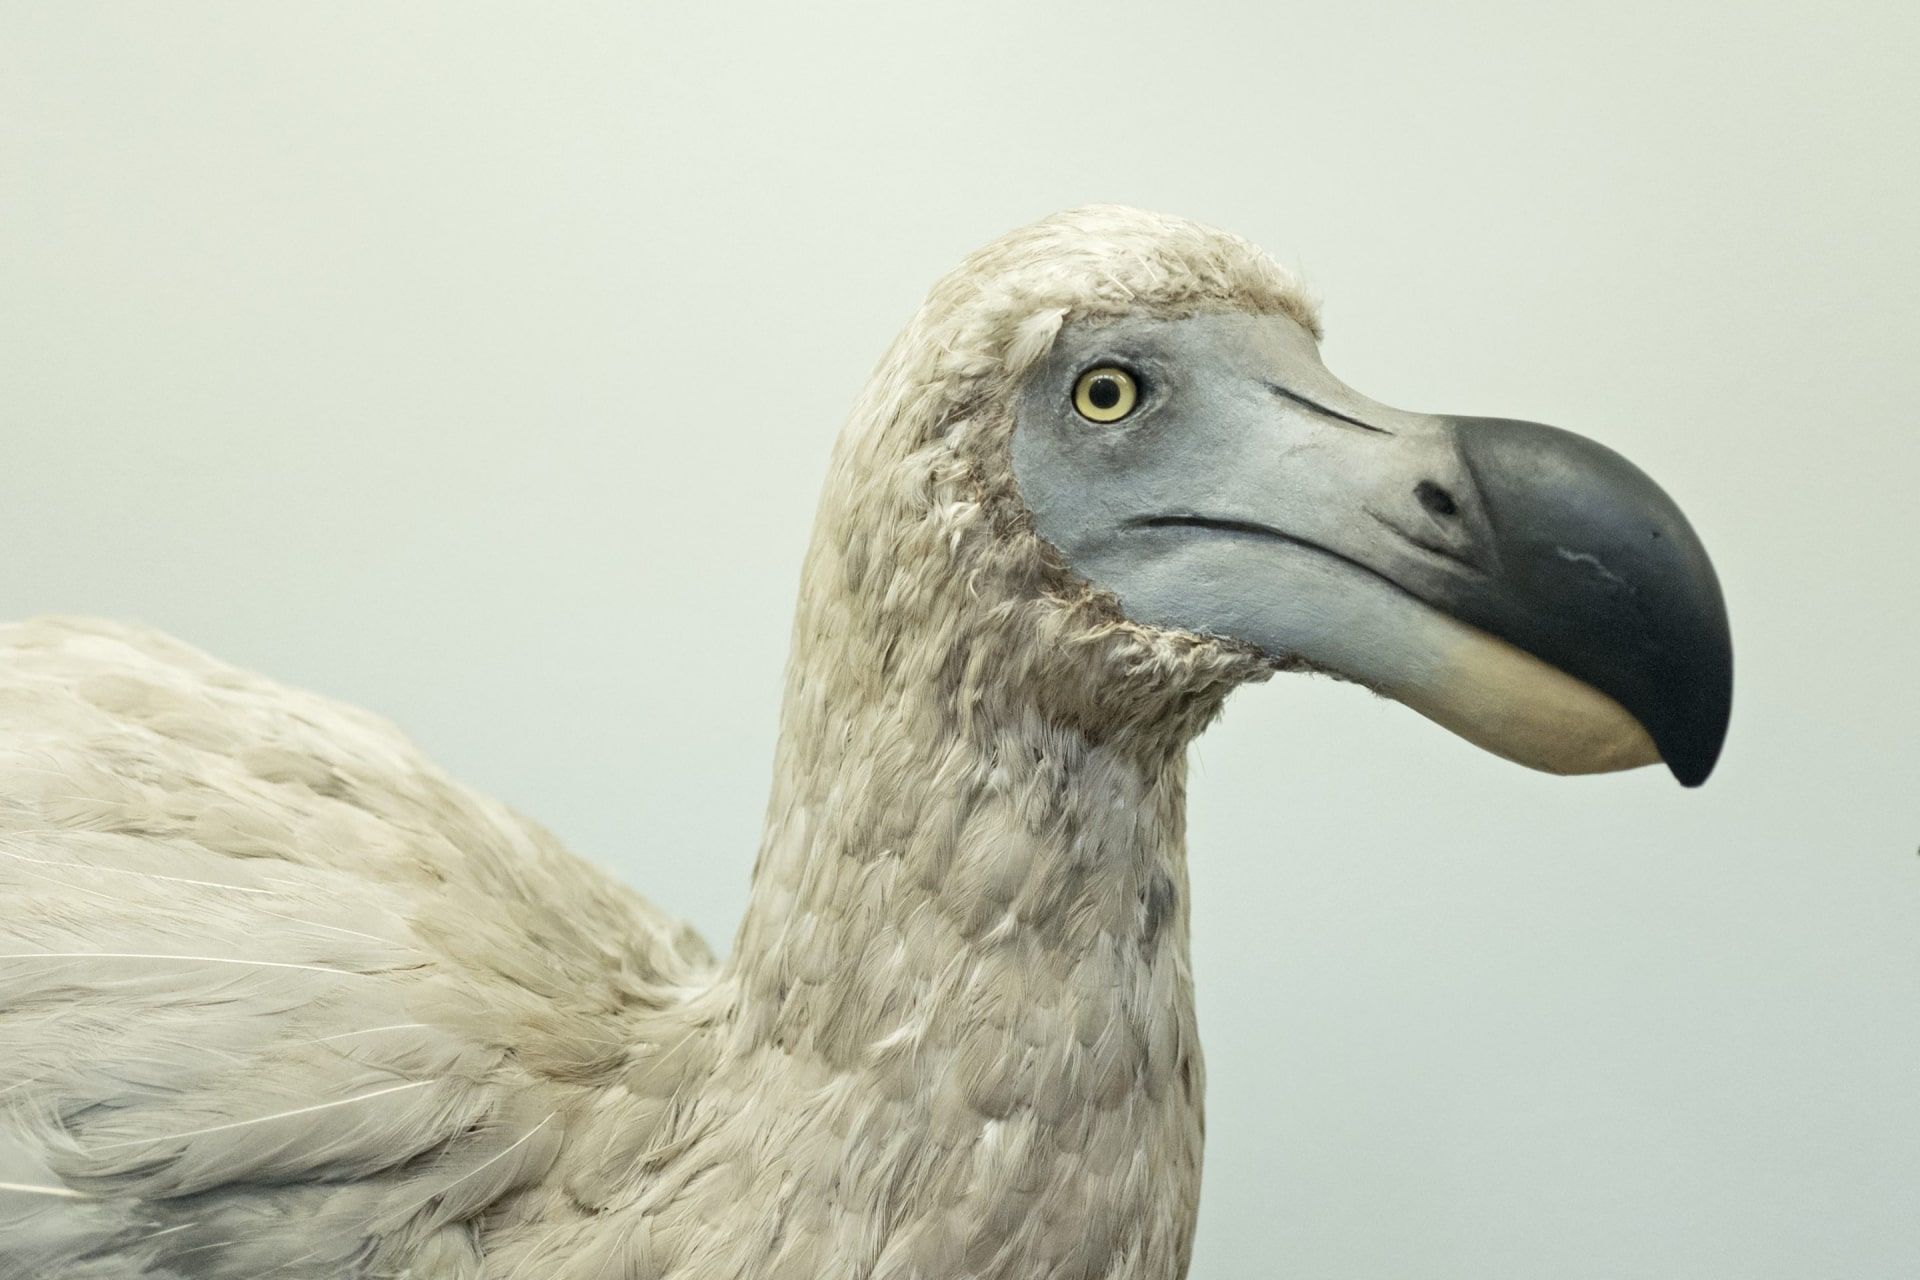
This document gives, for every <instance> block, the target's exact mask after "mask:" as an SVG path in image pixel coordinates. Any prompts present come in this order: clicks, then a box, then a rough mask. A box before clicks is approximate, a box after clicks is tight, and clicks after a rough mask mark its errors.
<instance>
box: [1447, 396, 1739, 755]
mask: <svg viewBox="0 0 1920 1280" xmlns="http://www.w3.org/2000/svg"><path fill="white" fill-rule="evenodd" d="M1447 425H1448V427H1449V428H1450V429H1451V434H1452V435H1453V438H1454V442H1455V446H1456V448H1457V449H1458V451H1459V456H1460V459H1461V463H1462V471H1463V472H1464V479H1465V481H1466V492H1465V493H1464V494H1454V493H1451V492H1449V491H1446V490H1444V489H1440V490H1438V491H1437V492H1436V490H1434V489H1424V490H1419V492H1418V493H1417V494H1416V498H1417V500H1422V501H1423V505H1427V506H1429V507H1430V508H1431V507H1440V508H1442V509H1443V510H1444V508H1446V507H1449V506H1450V507H1452V508H1453V515H1452V517H1451V518H1452V519H1456V520H1459V521H1461V522H1462V523H1464V524H1465V525H1467V532H1466V536H1465V537H1464V538H1462V539H1461V540H1460V542H1461V544H1462V549H1463V556H1462V571H1461V572H1457V573H1452V574H1443V575H1422V576H1423V577H1424V579H1425V580H1424V582H1423V590H1422V591H1421V592H1419V594H1421V595H1422V598H1423V599H1425V600H1426V602H1427V603H1429V604H1431V605H1433V606H1434V607H1435V608H1437V609H1440V610H1442V611H1443V612H1445V613H1447V614H1449V615H1450V616H1452V617H1453V618H1456V619H1458V620H1459V621H1460V622H1462V623H1465V624H1466V625H1468V626H1470V627H1473V628H1475V629H1477V630H1479V631H1482V632H1485V633H1486V634H1487V635H1489V636H1492V637H1495V638H1496V639H1498V640H1500V641H1504V642H1505V643H1507V644H1510V645H1512V646H1513V647H1515V648H1516V649H1518V650H1520V651H1521V652H1522V653H1525V654H1528V655H1531V656H1532V657H1534V658H1537V659H1539V660H1540V661H1541V662H1542V663H1544V664H1546V665H1547V666H1548V667H1549V668H1551V669H1552V670H1553V671H1556V672H1559V673H1561V674H1563V675H1564V676H1567V677H1570V678H1571V679H1572V680H1574V681H1577V682H1578V683H1580V684H1582V685H1585V686H1587V687H1588V688H1590V689H1592V690H1594V691H1596V692H1598V693H1600V694H1603V695H1605V696H1606V697H1607V698H1609V699H1611V700H1612V701H1613V702H1615V703H1617V704H1618V705H1619V707H1620V708H1621V709H1622V710H1623V711H1625V712H1626V714H1627V715H1628V716H1630V717H1632V719H1633V720H1634V721H1635V722H1637V724H1638V725H1639V726H1640V727H1641V728H1642V729H1644V731H1645V733H1646V735H1647V737H1648V738H1649V739H1650V740H1651V743H1652V746H1653V748H1654V749H1655V750H1656V751H1657V752H1658V753H1659V758H1660V759H1662V760H1664V761H1665V762H1666V764H1667V767H1668V768H1669V769H1670V770H1672V772H1673V776H1674V777H1675V778H1677V779H1678V780H1679V781H1680V782H1681V783H1682V784H1683V785H1685V786H1689V787H1691V786H1698V785H1699V784H1700V783H1702V782H1704V781H1705V780H1706V778H1707V775H1708V774H1709V773H1711V772H1712V771H1713V766H1714V762H1715V761H1716V760H1717V759H1718V758H1719V755H1720V747H1721V743H1722V742H1723V741H1724V739H1725V737H1726V730H1727V721H1728V717H1729V714H1730V711H1731V707H1732V700H1733V639H1732V635H1731V632H1730V630H1729V628H1728V625H1727V611H1726V604H1725V602H1724V600H1723V599H1722V596H1721V592H1720V583H1719V580H1718V578H1717V577H1716V576H1715V574H1714V571H1713V565H1712V563H1711V562H1710V561H1709V560H1708V559H1707V553H1706V549H1705V548H1704V547H1703V546H1702V545H1701V543H1700V539H1699V537H1698V536H1697V535H1696V534H1695V533H1694V531H1693V528H1692V526H1691V525H1689V524H1688V523H1687V518H1686V517H1685V516H1684V515H1682V514H1681V512H1680V509H1679V507H1677V506H1676V505H1674V502H1673V500H1672V499H1671V498H1669V497H1668V496H1667V495H1666V493H1665V492H1663V491H1662V490H1661V488H1660V487H1659V486H1658V485H1656V484H1655V483H1654V482H1653V481H1652V480H1651V479H1649V478H1648V477H1647V475H1646V473H1645V472H1643V471H1641V470H1640V469H1639V468H1638V467H1635V466H1634V465H1633V464H1632V463H1630V462H1628V461H1627V460H1626V459H1625V458H1623V457H1621V456H1620V455H1619V454H1617V453H1615V452H1613V451H1612V450H1611V449H1607V448H1605V447H1604V446H1602V445H1599V444H1596V443H1594V442H1593V441H1591V440H1588V439H1585V438H1584V437H1582V436H1578V435H1575V434H1573V433H1572V432H1569V431H1562V430H1559V429H1558V428H1555V427H1547V426H1541V425H1539V424H1537V423H1531V422H1517V421H1513V420H1510V419H1503V418H1455V419H1451V420H1449V421H1448V424H1447ZM1416 489H1418V486H1416ZM1436 514H1439V518H1440V519H1443V520H1444V519H1447V518H1449V517H1448V516H1446V515H1444V514H1440V513H1436ZM1412 696H1413V697H1414V698H1421V694H1420V692H1419V691H1412ZM1422 700H1424V699H1422ZM1451 702H1457V699H1451V700H1448V699H1441V700H1437V701H1436V703H1435V706H1434V708H1433V710H1434V711H1436V712H1438V713H1439V715H1438V717H1437V718H1443V722H1445V719H1448V718H1454V717H1450V716H1447V714H1446V713H1447V711H1448V710H1449V709H1452V708H1450V707H1449V705H1448V704H1449V703H1451ZM1421 709H1426V708H1421ZM1455 714H1456V716H1457V714H1458V710H1457V709H1455ZM1490 745H1494V746H1495V749H1496V750H1497V749H1498V744H1497V742H1496V743H1494V744H1490ZM1572 763H1576V764H1577V762H1572ZM1595 763H1600V762H1599V761H1596V762H1595ZM1623 763H1624V762H1623ZM1569 771H1585V770H1583V769H1579V768H1575V769H1571V770H1569Z"/></svg>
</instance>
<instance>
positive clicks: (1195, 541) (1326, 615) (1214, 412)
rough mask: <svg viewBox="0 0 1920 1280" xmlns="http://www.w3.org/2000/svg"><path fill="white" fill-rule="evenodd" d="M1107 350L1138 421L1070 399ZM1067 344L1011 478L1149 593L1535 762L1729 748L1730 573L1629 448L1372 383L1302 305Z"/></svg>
mask: <svg viewBox="0 0 1920 1280" xmlns="http://www.w3.org/2000/svg"><path fill="white" fill-rule="evenodd" d="M1081 348H1084V349H1081ZM1100 360H1113V361H1116V362H1121V363H1124V362H1127V361H1131V362H1132V364H1133V365H1135V366H1137V367H1138V368H1139V369H1140V370H1141V377H1142V380H1143V382H1145V383H1146V384H1147V386H1148V388H1149V389H1148V392H1147V393H1146V394H1145V395H1144V396H1143V400H1142V407H1141V409H1140V410H1139V412H1138V413H1136V414H1135V415H1132V416H1131V417H1130V418H1129V420H1128V421H1127V422H1126V423H1125V424H1122V425H1121V427H1120V428H1118V429H1114V428H1109V429H1105V430H1097V429H1090V426H1089V424H1088V423H1086V422H1084V421H1074V420H1072V419H1071V417H1070V415H1067V414H1064V413H1062V412H1060V411H1059V410H1058V409H1057V408H1056V407H1055V406H1056V404H1057V402H1058V391H1059V389H1058V387H1057V386H1055V385H1053V384H1054V383H1056V382H1059V383H1062V385H1064V383H1065V382H1066V381H1070V380H1071V378H1072V376H1073V372H1074V370H1075V369H1076V368H1083V367H1085V366H1086V365H1087V364H1089V363H1097V362H1098V361H1100ZM1054 363H1055V365H1056V366H1057V368H1055V369H1054V370H1052V371H1050V372H1044V373H1043V374H1042V375H1041V376H1040V377H1039V378H1037V379H1036V380H1035V382H1034V383H1033V384H1031V385H1030V386H1029V387H1028V389H1027V393H1026V395H1027V398H1026V400H1025V402H1024V403H1023V405H1022V410H1021V419H1020V422H1019V425H1018V428H1017V431H1016V435H1015V440H1014V464H1015V474H1016V478H1017V480H1018V482H1019V484H1020V487H1021V491H1022V494H1023V496H1024V497H1025V499H1026V501H1027V504H1028V506H1029V508H1030V509H1031V510H1032V512H1033V514H1034V518H1035V523H1036V527H1037V528H1038V529H1039V531H1040V533H1041V535H1042V536H1043V537H1045V538H1046V539H1047V540H1048V541H1049V542H1051V543H1053V545H1054V546H1055V547H1057V548H1058V549H1059V550H1060V552H1061V553H1062V555H1063V556H1064V557H1065V558H1066V560H1067V562H1068V564H1069V565H1071V566H1072V567H1073V568H1074V569H1075V571H1076V572H1078V573H1080V574H1081V575H1082V576H1084V577H1085V578H1087V579H1088V580H1089V581H1090V582H1092V583H1093V584H1094V585H1096V586H1099V587H1102V588H1105V589H1107V590H1109V591H1111V592H1113V593H1114V594H1115V595H1116V596H1118V597H1119V599H1120V602H1121V606H1122V608H1123V609H1124V611H1125V612H1126V613H1127V615H1128V616H1129V617H1130V618H1133V619H1134V620H1135V621H1138V622H1142V623H1146V624H1148V625H1156V626H1171V627H1178V628H1182V629H1185V630H1190V631H1197V632H1202V633H1208V634H1213V635H1218V636H1222V637H1227V638H1231V639H1236V640H1240V641H1243V642H1246V643H1250V644H1253V645H1255V646H1257V647H1259V648H1260V649H1261V650H1262V651H1263V652H1265V653H1267V654H1269V655H1270V656H1272V657H1273V658H1275V659H1276V661H1293V662H1304V663H1305V664H1307V665H1310V666H1317V667H1320V668H1323V669H1327V670H1331V671H1333V672H1335V673H1337V674H1340V675H1344V676H1346V677H1348V678H1350V679H1353V680H1356V681H1358V682H1360V683H1362V684H1365V685H1367V686H1369V687H1371V688H1373V689H1375V690H1377V691H1379V692H1381V693H1383V694H1386V695H1387V696H1389V697H1392V698H1395V699H1397V700H1399V701H1401V702H1404V703H1406V704H1407V705H1408V706H1410V707H1412V708H1413V709H1415V710H1417V711H1419V712H1421V713H1422V714H1424V715H1426V716H1428V717H1429V718H1431V719H1433V720H1435V721H1437V722H1439V723H1440V724H1442V725H1444V726H1446V727H1447V728H1449V729H1452V730H1453V731H1454V732H1456V733H1458V734H1460V735H1461V736H1462V737H1465V738H1467V739H1468V740H1469V741H1472V742H1474V743H1476V744H1478V745H1480V746H1482V747H1484V748H1486V749H1488V750H1490V751H1493V752H1495V753H1496V754H1499V755H1502V756H1505V757H1507V758H1508V759H1512V760H1515V761H1518V762H1520V763H1522V764H1526V765H1529V766H1531V767H1534V768H1538V769H1544V770H1547V771H1550V772H1554V773H1596V772H1606V771H1611V770H1616V769H1627V768H1634V767H1637V766H1640V765H1645V764H1651V763H1653V762H1655V761H1656V760H1663V761H1665V762H1666V764H1667V766H1668V768H1669V769H1671V770H1672V772H1673V775H1674V777H1676V778H1677V779H1679V781H1680V782H1681V783H1683V784H1685V785H1687V786H1697V785H1698V784H1699V783H1701V782H1702V781H1704V780H1705V779H1706V777H1707V775H1708V774H1709V773H1710V772H1711V771H1712V769H1713V766H1714V762H1715V760H1716V759H1717V758H1718V756H1719V753H1720V747H1721V743H1722V741H1723V740H1724V738H1725V735H1726V728H1727V721H1728V715H1729V711H1730V707H1731V702H1732V682H1733V656H1732V640H1731V635H1730V632H1729V629H1728V625H1727V614H1726V606H1725V603H1724V601H1723V600H1722V597H1721V593H1720V586H1719V582H1718V580H1717V578H1716V577H1715V575H1714V571H1713V566H1712V564H1711V562H1710V561H1709V560H1708V559H1707V554H1706V551H1705V549H1704V548H1703V547H1702V546H1701V543H1700V540H1699V538H1698V537H1697V536H1696V535H1695V533H1694V531H1693V529H1692V527H1691V526H1690V525H1689V524H1688V523H1687V520H1686V517H1685V516H1684V515H1682V514H1681V512H1680V510H1679V508H1678V507H1677V506H1675V505H1674V503H1673V501H1672V499H1670V498H1669V497H1668V496H1667V495H1666V494H1665V493H1664V492H1663V491H1662V490H1661V489H1660V487H1659V486H1658V485H1656V484H1654V482H1653V481H1652V480H1650V479H1649V478H1648V477H1647V476H1646V475H1645V474H1644V473H1643V472H1641V471H1640V470H1639V469H1638V468H1636V467H1635V466H1634V465H1633V464H1632V463H1630V462H1628V461H1627V460H1626V459H1624V458H1622V457H1620V456H1619V455H1618V454H1616V453H1614V452H1613V451H1612V450H1609V449H1606V448H1604V447H1602V446H1601V445H1598V444H1595V443H1594V442H1592V441H1590V440H1587V439H1584V438H1582V437H1580V436H1577V435H1574V434H1572V433H1570V432H1566V431H1561V430H1558V429H1556V428H1553V427H1546V426H1540V425H1537V424H1534V423H1528V422H1517V421H1510V420H1505V419H1494V418H1457V417H1443V416H1436V415H1428V414H1416V413H1407V412H1404V411H1401V410H1396V409H1391V408H1389V407H1387V406H1385V405H1381V404H1378V403H1376V402H1374V401H1371V400H1368V399H1366V398H1365V397H1363V396H1360V395H1359V394H1358V393H1356V392H1354V391H1352V390H1351V389H1349V388H1347V387H1346V386H1344V385H1343V384H1342V383H1340V382H1339V381H1338V380H1337V379H1335V378H1334V377H1333V376H1332V375H1331V374H1329V373H1328V372H1327V371H1326V370H1325V368H1324V367H1323V366H1322V365H1321V364H1320V361H1319V355H1318V350H1317V345H1316V344H1315V343H1314V342H1313V340H1312V338H1311V336H1310V335H1308V334H1306V333H1305V331H1304V330H1302V329H1300V328H1299V326H1297V325H1295V324H1293V323H1292V322H1291V321H1289V320H1285V319H1282V318H1275V317H1261V318H1250V317H1245V316H1203V317H1194V318H1189V319H1186V320H1180V321H1169V322H1150V323H1141V324H1137V325H1133V326H1130V327H1115V328H1112V329H1109V330H1099V331H1093V332H1090V333H1086V334H1075V335H1071V341H1070V342H1069V343H1067V344H1066V345H1065V347H1064V349H1063V350H1062V351H1061V353H1060V354H1059V355H1058V356H1056V357H1055V360H1054Z"/></svg>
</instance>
